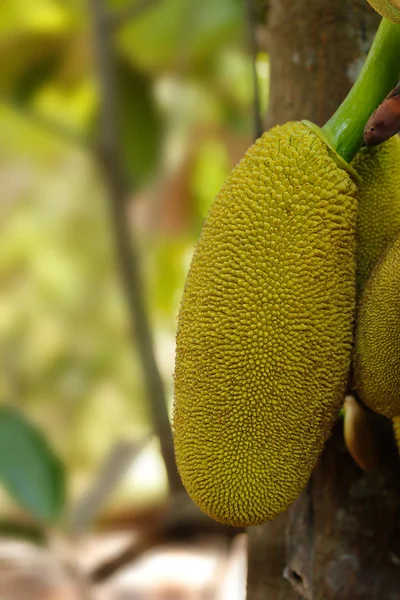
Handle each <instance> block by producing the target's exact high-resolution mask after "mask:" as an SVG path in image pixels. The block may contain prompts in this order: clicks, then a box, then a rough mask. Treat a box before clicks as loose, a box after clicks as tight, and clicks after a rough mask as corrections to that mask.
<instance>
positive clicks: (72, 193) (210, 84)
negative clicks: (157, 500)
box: [0, 0, 268, 514]
mask: <svg viewBox="0 0 400 600" xmlns="http://www.w3.org/2000/svg"><path fill="white" fill-rule="evenodd" d="M108 4H109V9H110V11H118V10H121V9H123V8H124V6H126V5H127V4H129V2H122V1H120V0H113V1H110V2H109V3H108ZM87 11H88V3H87V2H83V0H35V2H31V1H30V0H2V2H1V3H0V53H1V56H2V62H1V65H0V125H1V131H2V136H1V138H0V190H1V192H0V218H1V223H2V231H1V242H0V285H1V289H2V294H1V296H0V361H1V364H2V369H1V372H0V394H1V396H0V398H1V399H2V401H4V402H7V403H11V404H12V405H13V406H16V407H18V409H21V410H23V411H24V414H26V415H27V416H28V417H29V419H31V420H32V422H34V423H36V424H37V425H39V426H40V427H41V428H42V431H43V432H44V434H45V436H46V437H47V438H48V439H49V440H50V443H51V444H52V445H54V448H55V450H56V452H57V454H59V455H60V456H62V457H63V460H64V461H65V462H66V465H67V468H68V469H69V471H70V478H69V479H70V481H71V486H72V490H71V491H72V495H73V496H74V495H76V494H77V493H80V491H81V490H82V488H83V487H85V486H87V485H88V483H89V482H90V480H91V478H92V477H93V474H94V473H95V471H96V469H97V468H98V466H99V463H100V461H101V459H102V458H103V457H104V455H105V454H106V453H107V450H108V449H109V448H110V446H111V445H112V444H113V443H115V442H116V441H118V440H120V439H122V438H128V439H129V438H131V439H132V438H136V437H141V436H142V435H144V434H145V433H146V432H147V431H148V430H149V429H150V428H151V424H150V422H149V416H148V411H147V407H146V395H145V390H144V388H143V383H142V376H141V372H140V369H139V364H138V361H137V360H136V349H135V348H134V347H132V341H131V337H130V325H129V316H128V314H127V311H126V307H125V304H124V300H123V297H122V294H121V289H120V281H119V276H118V269H117V266H116V264H115V256H114V250H113V244H112V239H111V236H110V231H109V221H108V209H107V203H106V198H105V194H104V189H103V185H102V180H101V173H99V172H98V169H97V167H96V164H95V162H94V160H93V156H92V154H91V151H90V149H91V148H92V147H93V145H95V144H96V143H97V140H98V136H99V132H98V111H99V91H98V85H97V81H96V73H95V66H94V56H93V48H92V41H91V39H92V38H91V23H90V15H89V13H88V12H87ZM246 40H247V34H246V24H245V22H244V5H243V0H218V2H215V0H203V2H198V0H159V2H156V3H155V4H154V6H153V7H152V8H151V9H149V10H148V11H147V12H146V11H144V12H143V13H142V14H141V16H140V17H139V18H138V19H137V20H136V21H134V22H129V21H127V22H126V23H125V24H123V26H122V27H121V28H120V30H119V31H118V32H116V35H115V53H116V60H117V64H118V71H117V75H118V106H119V113H118V116H119V119H120V128H121V129H120V132H121V138H122V151H123V158H124V166H125V169H126V171H127V174H128V176H129V181H130V183H131V186H132V194H131V202H130V205H129V207H128V208H129V215H130V217H131V219H132V226H133V227H135V228H136V229H137V230H138V232H139V233H140V242H141V250H142V259H143V261H142V262H143V265H142V267H143V268H142V270H143V274H144V276H145V281H146V286H147V301H148V306H149V314H150V318H151V322H152V325H153V327H154V331H155V341H156V350H157V357H158V359H159V363H160V367H161V369H162V373H163V375H164V378H165V383H166V386H167V391H168V396H169V401H171V393H172V377H171V374H172V371H173V361H174V332H175V322H176V314H177V310H178V307H179V301H180V296H181V293H182V287H183V283H184V279H185V275H186V272H187V268H188V265H189V262H190V257H191V253H192V249H193V244H194V243H195V241H196V238H197V235H198V232H199V229H200V226H201V223H202V220H203V219H204V216H205V214H206V213H207V210H208V208H209V205H210V203H211V201H212V199H213V197H214V195H215V194H216V193H217V191H218V189H219V187H220V186H221V184H222V183H223V181H224V179H225V177H226V176H227V174H228V173H229V171H230V169H231V167H232V165H233V164H234V163H236V162H237V160H239V158H240V157H241V155H242V154H243V152H244V151H245V149H246V147H247V146H248V145H249V143H250V142H251V127H252V117H251V105H252V97H251V94H252V91H251V90H252V83H251V64H250V59H249V56H248V53H247V49H246V43H247V42H246ZM257 68H258V70H259V73H260V85H261V91H262V96H263V109H264V108H265V106H266V101H267V88H268V85H267V84H268V57H266V56H265V55H260V57H259V61H258V66H257ZM132 486H133V487H134V488H135V489H133V490H132ZM141 486H142V487H141ZM140 487H141V489H138V488H140ZM124 490H125V492H126V491H127V490H128V492H129V494H133V496H134V498H135V502H136V501H138V500H137V499H138V497H140V495H141V494H143V493H145V492H146V491H147V492H148V490H152V492H151V493H153V494H154V495H157V493H158V494H160V493H163V492H164V491H165V477H164V478H163V472H162V467H161V466H160V461H159V456H158V451H157V447H156V446H152V448H151V450H149V453H148V455H147V456H146V453H144V456H143V457H141V463H140V464H138V466H137V470H136V471H135V469H134V468H132V471H131V472H130V473H129V476H128V478H127V481H126V483H125V488H121V492H120V493H121V495H122V496H124V494H125V492H124ZM124 497H125V496H124ZM128 497H129V498H131V496H128ZM129 501H130V502H131V500H129ZM1 502H2V501H1V500H0V503H1ZM3 505H5V503H2V506H3ZM25 505H26V506H27V507H28V508H30V509H32V506H28V505H27V503H26V502H25ZM49 510H50V509H48V510H47V514H50V512H49Z"/></svg>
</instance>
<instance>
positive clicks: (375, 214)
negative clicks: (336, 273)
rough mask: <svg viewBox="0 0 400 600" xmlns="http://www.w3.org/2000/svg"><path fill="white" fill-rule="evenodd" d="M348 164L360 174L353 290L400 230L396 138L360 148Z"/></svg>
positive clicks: (399, 139)
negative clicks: (355, 270)
mask: <svg viewBox="0 0 400 600" xmlns="http://www.w3.org/2000/svg"><path fill="white" fill-rule="evenodd" d="M351 166H352V167H353V168H354V169H355V170H356V171H357V173H358V174H359V175H360V179H361V181H360V182H359V183H358V186H357V187H358V217H357V254H356V257H357V259H356V261H357V292H358V295H359V296H360V295H361V293H362V290H363V289H364V287H365V284H366V283H367V281H368V277H369V276H370V273H371V271H372V269H373V267H374V266H375V264H376V263H377V262H378V260H379V258H380V257H381V256H382V254H383V252H384V250H386V248H387V246H388V244H389V243H390V242H391V241H392V240H393V238H394V237H395V235H396V233H397V232H398V231H399V230H400V137H399V136H398V135H396V136H394V137H392V138H391V139H390V140H388V141H387V142H384V143H383V144H381V145H380V146H376V147H374V148H363V149H362V150H360V152H359V153H358V154H357V156H356V157H355V159H354V160H353V161H352V163H351Z"/></svg>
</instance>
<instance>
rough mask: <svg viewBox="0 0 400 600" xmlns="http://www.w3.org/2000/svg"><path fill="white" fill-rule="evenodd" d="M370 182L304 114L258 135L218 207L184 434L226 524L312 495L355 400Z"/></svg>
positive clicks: (210, 510) (262, 516) (188, 347)
mask: <svg viewBox="0 0 400 600" xmlns="http://www.w3.org/2000/svg"><path fill="white" fill-rule="evenodd" d="M356 213H357V201H356V186H355V184H354V182H353V181H352V179H351V177H350V176H349V174H348V172H347V171H346V170H343V169H341V168H339V167H338V165H337V164H336V162H335V161H334V160H333V158H332V156H331V153H330V151H329V150H328V148H327V146H326V144H325V143H324V142H323V141H321V139H320V138H319V137H318V135H316V134H315V133H314V132H312V131H311V130H310V129H309V128H308V127H307V126H306V125H304V124H303V123H298V122H297V123H287V124H286V125H283V126H279V127H275V128H273V129H272V130H270V131H269V132H267V133H264V135H263V136H262V137H261V138H260V139H259V140H257V142H256V143H255V144H254V145H253V146H252V147H251V148H250V149H249V150H248V151H247V153H246V154H245V156H244V158H243V159H242V160H241V161H240V163H239V164H238V165H237V166H236V168H235V169H234V170H233V172H232V173H231V175H230V176H229V178H228V180H227V181H226V183H225V184H224V186H223V188H222V190H221V191H220V193H219V194H218V196H217V197H216V199H215V201H214V203H213V204H212V206H211V209H210V211H209V214H208V217H207V219H206V221H205V223H204V226H203V229H202V232H201V236H200V239H199V241H198V244H197V246H196V248H195V252H194V255H193V259H192V262H191V266H190V270H189V273H188V277H187V280H186V284H185V289H184V294H183V299H182V303H181V308H180V313H179V319H178V333H177V349H176V363H175V401H174V411H173V431H174V442H175V452H176V460H177V465H178V469H179V472H180V475H181V478H182V481H183V483H184V485H185V487H186V489H187V491H188V493H189V495H190V496H191V497H192V499H193V500H194V501H195V502H196V503H197V504H198V506H199V507H200V508H201V509H202V510H203V511H204V512H206V513H207V514H208V515H210V516H211V517H212V518H214V519H216V520H217V521H221V522H224V523H229V524H231V525H236V526H246V525H257V524H259V523H262V522H264V521H267V520H269V519H272V518H274V517H275V516H277V515H278V514H279V513H280V512H282V511H284V510H285V509H286V508H287V507H288V506H289V504H291V502H293V501H294V500H295V499H296V497H297V496H298V495H299V494H300V492H301V490H302V489H303V488H304V486H305V485H306V483H307V480H308V479H309V477H310V474H311V471H312V469H313V467H314V466H315V463H316V461H317V458H318V456H319V454H320V452H321V450H322V448H323V444H324V442H325V440H326V438H327V437H328V435H329V433H330V430H331V427H332V425H333V423H334V422H335V420H336V417H337V414H338V411H339V409H340V407H341V404H342V402H343V397H344V392H345V387H346V383H347V378H348V371H349V366H350V358H351V345H352V337H353V336H352V328H353V318H354V310H355V227H356Z"/></svg>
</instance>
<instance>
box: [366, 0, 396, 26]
mask: <svg viewBox="0 0 400 600" xmlns="http://www.w3.org/2000/svg"><path fill="white" fill-rule="evenodd" d="M368 2H369V3H370V5H371V6H372V8H373V9H374V10H376V12H377V13H379V14H380V15H381V17H385V19H387V20H388V21H392V23H400V2H399V0H368Z"/></svg>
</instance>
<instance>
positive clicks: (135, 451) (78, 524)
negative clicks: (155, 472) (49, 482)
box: [69, 436, 151, 534]
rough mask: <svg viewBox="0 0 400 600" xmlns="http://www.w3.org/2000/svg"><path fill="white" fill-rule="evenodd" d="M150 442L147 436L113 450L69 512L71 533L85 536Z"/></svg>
mask: <svg viewBox="0 0 400 600" xmlns="http://www.w3.org/2000/svg"><path fill="white" fill-rule="evenodd" d="M150 439H151V436H146V437H145V438H143V439H142V440H139V441H138V442H118V443H117V444H115V446H114V447H113V448H111V450H110V452H109V453H108V454H107V456H106V458H105V460H104V462H103V464H102V466H101V468H100V472H99V473H98V475H97V477H96V478H95V480H94V481H93V483H92V484H91V485H90V487H89V489H88V490H87V491H86V492H85V494H84V495H83V496H82V497H81V498H79V500H78V501H77V502H76V504H75V505H74V506H72V508H71V510H70V518H69V523H70V530H71V533H73V534H80V533H82V532H83V531H85V530H86V529H87V528H88V527H89V526H90V524H91V523H92V522H93V521H94V520H95V519H96V517H97V515H98V514H99V512H100V511H101V510H102V508H103V506H104V504H105V503H106V502H107V500H108V498H109V497H110V496H111V494H112V493H113V492H114V490H115V488H116V487H117V486H118V484H119V483H120V481H121V479H122V478H123V476H124V475H125V473H126V471H127V469H128V468H129V466H130V465H131V464H132V462H133V461H134V460H135V458H136V457H137V456H138V455H139V454H140V453H141V452H142V450H143V449H144V448H145V447H146V445H147V444H148V442H149V441H150Z"/></svg>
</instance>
